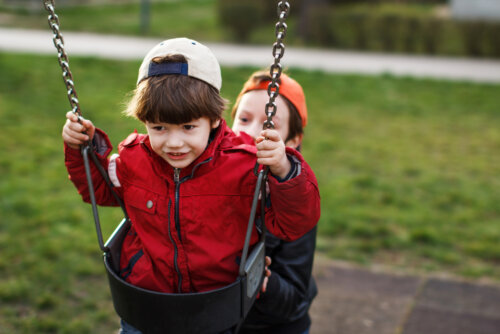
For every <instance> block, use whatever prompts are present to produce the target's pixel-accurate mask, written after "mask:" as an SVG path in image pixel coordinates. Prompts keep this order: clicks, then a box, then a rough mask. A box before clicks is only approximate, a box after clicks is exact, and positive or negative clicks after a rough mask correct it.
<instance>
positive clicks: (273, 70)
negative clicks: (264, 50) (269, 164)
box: [263, 1, 290, 129]
mask: <svg viewBox="0 0 500 334" xmlns="http://www.w3.org/2000/svg"><path fill="white" fill-rule="evenodd" d="M289 12H290V4H289V3H288V1H280V2H279V3H278V17H279V20H278V22H277V23H276V29H275V33H276V42H275V43H274V44H273V58H274V63H273V64H272V65H271V67H270V69H269V72H270V75H271V82H270V83H269V85H268V86H267V95H269V102H268V103H267V104H266V110H265V113H266V116H267V120H266V121H265V122H264V127H263V128H264V129H274V123H273V116H274V115H276V108H277V107H276V102H275V100H276V98H277V97H278V95H279V88H280V86H279V84H278V81H279V79H280V76H281V72H282V66H281V64H280V61H281V58H282V57H283V55H284V54H285V44H283V39H284V38H285V36H286V30H287V25H286V23H285V19H286V18H287V17H288V13H289Z"/></svg>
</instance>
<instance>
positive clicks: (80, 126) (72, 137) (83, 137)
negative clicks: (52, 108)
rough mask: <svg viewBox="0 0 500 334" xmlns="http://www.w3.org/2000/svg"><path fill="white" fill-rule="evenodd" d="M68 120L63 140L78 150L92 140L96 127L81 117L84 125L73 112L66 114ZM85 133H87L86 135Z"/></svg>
mask: <svg viewBox="0 0 500 334" xmlns="http://www.w3.org/2000/svg"><path fill="white" fill-rule="evenodd" d="M66 118H67V120H66V123H65V124H64V127H63V131H62V138H63V140H64V142H65V143H66V144H67V145H68V146H69V147H71V148H74V149H78V148H79V147H80V145H82V144H83V143H85V142H86V141H88V140H92V138H93V137H94V133H95V126H94V124H92V122H91V121H89V120H87V119H83V118H81V117H80V119H81V121H82V123H79V122H78V116H77V115H75V114H74V113H73V112H71V111H68V112H67V113H66ZM83 132H86V134H85V133H83Z"/></svg>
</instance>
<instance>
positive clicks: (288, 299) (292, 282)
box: [245, 227, 317, 328]
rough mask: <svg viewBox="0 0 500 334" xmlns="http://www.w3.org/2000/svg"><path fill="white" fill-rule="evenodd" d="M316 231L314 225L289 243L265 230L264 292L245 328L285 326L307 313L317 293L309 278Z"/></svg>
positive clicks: (313, 283)
mask: <svg viewBox="0 0 500 334" xmlns="http://www.w3.org/2000/svg"><path fill="white" fill-rule="evenodd" d="M316 230H317V228H316V227H314V228H313V229H312V230H311V231H309V232H308V233H306V234H305V235H304V236H303V237H301V238H299V239H297V240H295V241H292V242H287V241H283V240H279V239H277V238H276V237H274V236H272V235H269V233H268V236H267V238H266V255H268V256H270V257H271V259H272V264H271V266H270V269H271V272H272V274H271V277H270V278H269V282H268V285H267V290H266V292H265V293H262V294H261V295H260V297H259V299H257V300H256V302H255V304H254V307H253V309H252V310H251V312H250V314H249V316H248V318H247V320H246V322H245V327H247V328H252V327H255V328H259V327H261V328H263V326H264V327H268V328H269V327H273V328H278V327H276V326H279V325H283V326H286V324H289V323H292V322H294V321H296V320H298V319H300V318H303V317H304V316H306V315H307V313H308V310H309V307H310V305H311V302H312V299H313V298H314V297H315V295H316V293H317V289H316V284H315V282H314V279H313V277H312V267H313V259H314V251H315V246H316Z"/></svg>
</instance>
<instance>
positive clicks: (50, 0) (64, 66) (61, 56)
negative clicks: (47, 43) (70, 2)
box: [43, 0, 81, 117]
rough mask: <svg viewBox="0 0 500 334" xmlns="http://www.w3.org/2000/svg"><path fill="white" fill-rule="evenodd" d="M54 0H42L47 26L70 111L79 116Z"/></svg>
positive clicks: (78, 105) (76, 97)
mask: <svg viewBox="0 0 500 334" xmlns="http://www.w3.org/2000/svg"><path fill="white" fill-rule="evenodd" d="M54 2H55V1H54V0H43V5H44V7H45V9H46V10H47V11H48V12H49V16H48V21H49V27H50V29H52V32H53V33H54V36H53V38H52V41H53V42H54V46H55V47H56V49H57V56H58V60H59V65H60V66H61V70H62V76H63V79H64V84H65V85H66V91H67V95H68V100H69V104H70V105H71V111H72V112H73V113H74V114H76V115H77V116H79V117H80V116H81V111H80V103H79V102H78V96H77V95H76V90H75V84H74V82H73V75H72V74H71V71H70V69H69V60H68V56H67V55H66V51H64V39H63V37H62V35H61V32H60V31H59V17H58V16H57V15H56V13H55V11H54Z"/></svg>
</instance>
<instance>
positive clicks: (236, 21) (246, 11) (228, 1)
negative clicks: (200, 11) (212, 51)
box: [217, 0, 265, 42]
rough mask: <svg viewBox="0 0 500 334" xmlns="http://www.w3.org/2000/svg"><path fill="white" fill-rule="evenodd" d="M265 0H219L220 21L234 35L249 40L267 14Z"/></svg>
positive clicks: (238, 38) (240, 39)
mask: <svg viewBox="0 0 500 334" xmlns="http://www.w3.org/2000/svg"><path fill="white" fill-rule="evenodd" d="M263 1H264V0H239V1H233V0H219V1H218V3H217V10H218V15H219V20H220V22H221V23H222V24H223V25H225V26H226V27H227V28H229V29H230V30H231V31H232V33H233V34H234V37H235V38H236V39H237V40H239V41H242V42H246V41H248V38H249V36H250V34H251V32H252V31H253V30H255V28H257V27H258V26H259V24H261V23H262V20H263V17H264V14H265V5H264V3H263Z"/></svg>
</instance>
